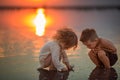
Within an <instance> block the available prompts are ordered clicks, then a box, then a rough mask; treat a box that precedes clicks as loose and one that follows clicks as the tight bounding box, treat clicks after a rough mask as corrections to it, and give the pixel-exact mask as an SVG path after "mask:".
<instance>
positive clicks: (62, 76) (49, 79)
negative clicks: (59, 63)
mask: <svg viewBox="0 0 120 80" xmlns="http://www.w3.org/2000/svg"><path fill="white" fill-rule="evenodd" d="M38 71H39V72H40V75H39V80H67V79H68V76H69V72H70V71H71V70H69V71H62V72H60V71H57V70H50V71H48V70H45V69H38Z"/></svg>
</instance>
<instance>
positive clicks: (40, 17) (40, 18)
mask: <svg viewBox="0 0 120 80" xmlns="http://www.w3.org/2000/svg"><path fill="white" fill-rule="evenodd" d="M34 24H35V26H36V35H38V36H43V35H44V33H45V25H46V18H45V14H44V9H38V10H37V16H36V17H35V19H34Z"/></svg>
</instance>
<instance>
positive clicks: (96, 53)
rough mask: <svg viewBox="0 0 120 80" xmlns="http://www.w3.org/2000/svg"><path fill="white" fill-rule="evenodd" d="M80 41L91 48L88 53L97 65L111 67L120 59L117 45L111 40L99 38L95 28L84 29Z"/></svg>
mask: <svg viewBox="0 0 120 80" xmlns="http://www.w3.org/2000/svg"><path fill="white" fill-rule="evenodd" d="M80 41H81V42H82V43H83V44H84V45H86V46H87V47H88V48H89V49H91V51H90V52H89V53H88V55H89V57H90V59H91V60H92V61H93V63H94V64H95V65H96V66H98V67H104V68H106V69H109V68H110V67H111V66H113V65H114V64H115V63H116V61H117V60H118V57H117V54H116V53H117V50H116V48H115V46H114V45H113V44H112V43H111V42H110V41H108V40H106V39H103V38H99V37H98V35H97V33H96V31H95V30H94V29H89V28H87V29H85V30H83V31H82V33H81V37H80Z"/></svg>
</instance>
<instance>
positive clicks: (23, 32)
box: [0, 9, 120, 80]
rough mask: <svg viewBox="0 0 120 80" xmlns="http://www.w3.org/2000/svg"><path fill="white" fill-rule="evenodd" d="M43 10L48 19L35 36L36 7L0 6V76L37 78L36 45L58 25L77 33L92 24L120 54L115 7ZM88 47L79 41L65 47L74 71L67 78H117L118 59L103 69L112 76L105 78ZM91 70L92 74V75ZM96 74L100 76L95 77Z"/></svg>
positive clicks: (1, 78) (6, 79)
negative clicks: (39, 32)
mask: <svg viewBox="0 0 120 80" xmlns="http://www.w3.org/2000/svg"><path fill="white" fill-rule="evenodd" d="M45 14H46V17H47V18H51V22H49V23H48V24H47V25H46V32H45V35H44V36H43V37H39V36H37V35H35V26H34V25H33V22H32V20H33V19H34V17H35V16H36V10H28V9H27V10H0V18H1V19H0V80H38V79H39V72H38V71H37V67H38V66H39V62H38V56H39V49H40V48H41V46H42V45H43V44H44V43H45V42H46V41H48V40H49V39H50V37H51V36H52V35H53V34H54V32H55V31H56V29H58V28H60V27H61V26H69V27H71V28H72V29H74V30H75V32H76V34H77V35H78V37H79V36H80V32H81V31H82V29H84V28H86V27H91V28H95V29H96V30H97V32H98V34H99V36H100V37H104V38H107V39H110V40H111V41H112V42H113V43H114V44H115V46H116V47H117V49H118V57H119V58H120V45H119V43H120V37H119V33H120V27H119V26H120V23H119V21H120V12H119V11H117V10H105V11H104V10H103V11H95V10H94V11H74V10H73V11H69V10H64V11H62V10H46V11H45ZM88 51H89V50H88V49H87V48H86V47H85V46H83V45H82V44H81V43H80V42H79V46H78V48H77V49H76V50H75V51H72V50H69V51H67V52H68V53H69V60H70V63H71V64H72V65H74V72H70V73H69V76H68V80H88V79H89V80H120V77H119V76H120V60H118V61H117V63H116V64H115V65H114V66H113V69H114V70H113V69H112V71H111V73H110V74H107V73H106V75H110V76H113V77H112V79H108V78H110V77H109V76H108V77H107V78H106V76H105V75H102V73H103V72H104V70H103V71H102V70H99V69H95V65H94V64H93V63H92V62H91V61H90V59H89V57H88V55H87V52H88ZM94 73H96V75H92V74H94ZM98 74H99V75H100V76H101V78H102V79H98V78H99V77H98ZM94 78H95V79H94ZM104 78H105V79H104ZM113 78H117V79H113Z"/></svg>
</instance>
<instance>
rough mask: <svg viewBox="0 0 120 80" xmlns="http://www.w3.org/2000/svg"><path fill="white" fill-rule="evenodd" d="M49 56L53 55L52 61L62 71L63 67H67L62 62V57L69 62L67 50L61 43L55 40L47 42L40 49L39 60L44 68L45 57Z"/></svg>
mask: <svg viewBox="0 0 120 80" xmlns="http://www.w3.org/2000/svg"><path fill="white" fill-rule="evenodd" d="M48 57H51V59H52V63H53V64H54V66H55V68H56V69H57V70H59V71H61V69H63V68H64V67H65V66H64V65H63V64H62V63H61V59H62V60H63V62H68V63H69V61H68V58H67V55H66V53H65V51H64V50H63V49H61V47H60V45H59V43H58V42H57V41H54V40H53V41H49V42H47V43H46V44H45V45H44V46H43V47H42V48H41V50H40V56H39V60H40V64H41V67H42V68H44V64H45V59H46V58H48Z"/></svg>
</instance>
